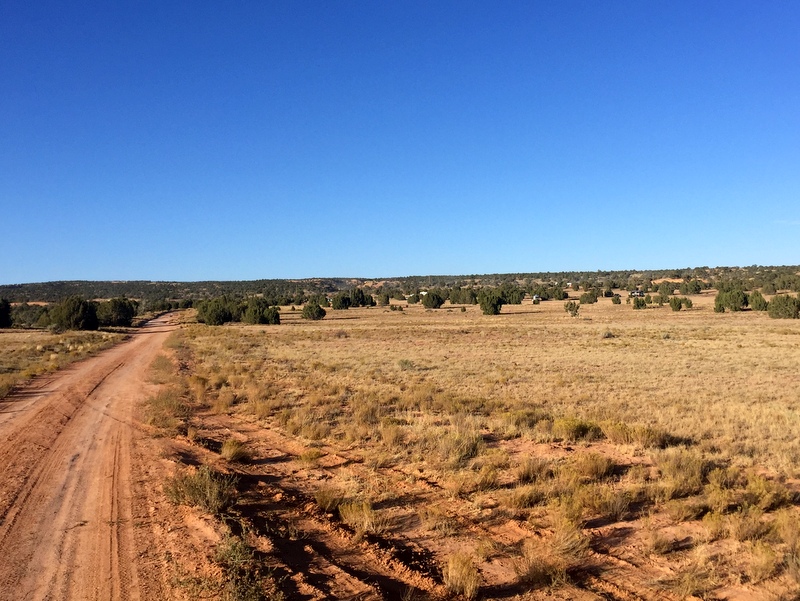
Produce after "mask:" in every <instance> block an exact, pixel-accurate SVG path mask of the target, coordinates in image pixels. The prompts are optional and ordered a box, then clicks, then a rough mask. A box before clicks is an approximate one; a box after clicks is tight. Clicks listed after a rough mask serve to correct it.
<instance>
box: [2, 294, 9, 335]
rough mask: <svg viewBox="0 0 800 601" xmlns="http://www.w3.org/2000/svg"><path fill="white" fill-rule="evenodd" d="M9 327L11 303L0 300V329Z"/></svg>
mask: <svg viewBox="0 0 800 601" xmlns="http://www.w3.org/2000/svg"><path fill="white" fill-rule="evenodd" d="M10 327H11V303H9V302H8V299H5V298H0V328H10Z"/></svg>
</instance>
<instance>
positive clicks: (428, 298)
mask: <svg viewBox="0 0 800 601" xmlns="http://www.w3.org/2000/svg"><path fill="white" fill-rule="evenodd" d="M443 304H444V297H443V296H442V294H441V293H440V292H439V291H438V290H428V293H427V294H426V295H424V296H423V297H422V305H423V306H424V307H425V308H426V309H438V308H439V307H441V306H442V305H443Z"/></svg>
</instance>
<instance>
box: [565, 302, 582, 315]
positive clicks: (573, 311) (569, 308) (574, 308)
mask: <svg viewBox="0 0 800 601" xmlns="http://www.w3.org/2000/svg"><path fill="white" fill-rule="evenodd" d="M580 308H581V306H580V305H579V304H578V303H576V302H575V301H567V302H565V303H564V311H566V312H567V313H569V314H570V315H571V316H572V317H577V316H578V311H580Z"/></svg>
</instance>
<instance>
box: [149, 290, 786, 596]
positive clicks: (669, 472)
mask: <svg viewBox="0 0 800 601" xmlns="http://www.w3.org/2000/svg"><path fill="white" fill-rule="evenodd" d="M713 298H714V297H713V293H705V294H703V295H698V296H695V297H693V300H694V307H693V308H692V309H689V310H683V311H680V312H673V311H672V310H671V309H670V308H669V306H664V307H661V308H658V307H653V308H648V309H646V310H641V311H634V310H633V309H632V307H631V306H630V305H627V304H625V302H624V301H623V303H622V304H621V305H613V304H612V303H611V302H610V299H601V300H600V302H598V303H597V304H595V305H586V306H582V307H581V309H580V312H579V315H578V316H577V317H575V318H573V317H570V316H569V315H568V314H567V313H566V312H565V311H564V306H563V305H564V303H563V302H557V301H550V302H543V303H541V304H539V305H533V304H530V301H528V302H526V303H525V304H523V305H516V306H509V305H506V306H504V307H503V310H502V313H501V314H500V315H498V316H484V315H482V314H481V312H480V309H479V308H478V307H477V306H468V307H466V310H465V311H462V310H461V307H450V306H449V305H445V306H444V307H443V308H441V309H438V310H425V309H424V308H423V307H422V306H419V305H417V306H410V307H409V306H405V303H400V304H402V305H403V306H404V310H403V311H390V310H389V309H388V308H387V307H372V308H360V309H349V310H346V311H333V310H330V309H329V310H328V315H327V317H325V319H324V320H322V321H318V322H307V321H304V320H302V319H301V318H300V311H299V310H297V311H291V310H290V309H289V308H283V310H282V312H281V320H282V323H281V325H280V326H243V325H229V326H223V327H208V326H205V325H187V326H186V327H185V328H184V329H183V330H182V331H181V332H180V333H179V335H178V336H177V337H175V338H174V339H173V340H172V341H171V344H170V347H171V349H168V350H169V352H172V351H174V352H176V353H177V356H178V360H179V363H180V365H181V366H182V371H181V374H182V375H181V377H180V379H179V380H174V385H173V388H172V393H171V394H172V395H173V397H174V398H173V401H174V400H175V398H177V397H181V398H183V399H184V401H185V404H186V405H188V406H191V407H192V408H193V411H194V414H193V415H192V416H191V417H188V418H186V419H183V420H181V419H178V420H177V421H170V420H167V421H163V420H161V421H159V420H158V419H156V420H154V423H161V424H162V425H163V427H164V428H165V429H166V430H169V431H170V432H171V433H172V434H174V435H176V436H177V439H176V440H183V441H185V442H186V444H188V445H189V447H191V446H192V445H194V446H198V445H199V446H205V447H209V441H212V442H213V443H214V445H216V447H217V448H218V450H219V449H220V448H221V447H223V446H224V445H225V444H227V445H228V447H229V450H228V451H227V453H228V454H227V455H226V451H225V450H224V449H222V454H221V455H219V457H218V458H217V459H213V457H212V459H210V460H208V461H211V463H213V464H214V465H216V466H217V468H218V469H220V470H222V471H234V472H239V473H245V474H248V475H249V476H250V477H252V476H253V474H257V475H258V477H260V478H265V479H266V480H265V481H269V482H270V484H269V487H268V488H265V489H263V490H261V489H259V490H256V491H253V490H246V491H244V492H243V497H242V499H241V501H240V503H239V505H238V507H239V509H238V510H236V511H239V512H240V518H241V519H246V518H248V519H251V520H252V524H251V527H252V528H254V529H255V530H256V531H257V532H258V533H259V534H260V535H262V536H267V537H268V538H270V541H271V542H270V545H271V547H270V549H272V551H270V552H268V553H266V555H265V557H264V559H263V561H264V562H266V564H267V565H270V566H271V569H273V570H276V571H277V572H276V573H285V574H293V573H296V572H297V571H300V572H302V571H303V570H305V571H306V572H309V571H313V568H312V567H309V566H312V564H313V561H312V559H313V558H312V557H307V556H305V555H304V554H303V553H307V554H309V555H311V556H313V557H315V558H318V557H320V556H322V557H324V558H325V561H326V562H328V564H336V565H337V566H339V568H342V569H345V571H347V569H346V567H347V565H349V564H348V563H347V562H348V561H350V562H355V563H356V564H357V563H358V562H359V561H360V562H361V564H362V565H361V567H360V568H356V567H353V566H351V567H350V570H351V571H356V572H358V570H361V571H365V572H367V573H368V572H369V570H370V569H374V570H375V571H376V574H377V573H378V572H380V570H381V569H383V568H380V567H374V568H367V567H365V566H369V565H372V564H371V563H370V562H373V559H374V558H373V559H370V557H371V556H372V555H375V554H376V553H377V554H378V555H380V553H379V552H378V550H379V549H384V548H385V547H386V545H388V546H389V547H392V546H394V547H395V548H401V549H405V550H407V551H408V550H409V549H410V550H411V551H413V553H411V551H408V552H409V553H411V555H413V556H414V557H417V560H415V561H410V560H409V561H405V563H404V564H403V569H401V570H395V571H394V572H392V573H391V574H389V575H385V574H384V575H383V576H382V577H383V578H385V579H388V580H386V582H389V583H391V582H395V581H396V582H397V583H398V586H399V585H400V584H403V586H405V587H407V588H406V591H407V594H404V596H407V597H409V598H410V597H414V595H416V598H428V597H430V598H437V597H441V596H442V595H444V596H447V595H450V594H460V595H463V596H465V597H468V598H471V597H480V598H507V597H517V598H531V599H534V598H537V599H538V598H564V599H573V598H582V599H583V598H585V599H597V598H605V599H609V598H610V599H656V598H658V599H673V598H675V599H677V598H725V599H796V598H797V597H796V596H792V595H795V593H796V592H797V591H798V589H799V588H800V523H798V522H799V520H800V513H799V512H798V507H797V503H798V500H799V499H800V497H799V496H798V491H800V487H798V477H800V461H799V460H800V417H799V416H798V412H797V409H798V405H799V404H800V373H799V372H798V366H799V365H800V323H798V322H797V321H793V320H773V319H770V318H768V317H767V315H766V314H764V313H757V312H742V313H724V314H717V313H714V312H713ZM393 302H394V301H393ZM161 363H162V364H164V361H163V360H162V362H161ZM161 369H162V370H163V369H168V365H166V364H164V365H162V366H161ZM167 404H168V403H167ZM156 405H157V403H154V404H153V406H154V407H156ZM182 407H185V406H184V405H182ZM181 415H182V414H181ZM179 423H183V426H182V427H181V426H176V424H179ZM231 441H235V444H233V446H231V445H232V443H231ZM233 447H236V448H235V450H233V451H232V450H230V449H232V448H233ZM232 452H235V453H236V455H235V456H233V455H231V453H232ZM239 453H241V454H239ZM237 465H239V466H240V467H236V466H237ZM241 466H244V467H241ZM270 495H273V496H274V497H275V498H280V499H294V501H292V502H289V501H284V502H282V503H278V504H275V503H273V502H272V501H270V502H269V503H272V504H271V505H270V504H269V503H267V501H266V500H265V499H268V498H273V497H272V496H270ZM304 499H305V500H306V501H304ZM308 500H310V501H311V503H310V505H309V503H308V502H307V501H308ZM264 512H267V513H268V514H269V515H270V516H271V517H270V519H271V520H273V521H272V522H271V523H273V524H276V523H277V524H283V526H280V527H278V526H276V527H275V528H273V530H272V531H271V533H270V532H264V531H259V530H258V527H257V526H256V525H255V524H258V523H260V522H259V520H258V519H257V517H256V516H258V515H261V514H262V513H264ZM331 529H334V530H335V531H336V532H338V533H339V536H344V537H351V538H350V539H349V540H350V542H351V543H352V545H356V548H358V549H360V551H358V553H360V555H358V554H357V559H353V558H352V557H351V556H350V555H348V556H344V555H337V554H336V553H333V552H331V553H330V554H328V555H326V554H325V553H322V552H320V551H319V550H318V549H317V547H316V546H315V545H314V544H309V545H307V547H308V549H311V550H310V551H309V550H308V549H306V551H299V550H297V549H296V548H295V547H292V546H291V545H289V542H287V541H288V540H289V539H291V540H294V539H293V538H292V537H293V536H294V537H296V538H298V537H299V539H302V540H316V541H319V544H320V545H322V546H324V547H325V548H327V549H330V548H332V545H334V543H335V541H328V542H325V544H324V545H323V542H324V541H325V540H327V539H326V538H325V537H328V536H332V535H330V530H331ZM287 533H288V534H287ZM292 533H294V534H292ZM326 533H327V534H326ZM358 545H361V546H360V547H358ZM370 545H371V546H370ZM351 554H352V551H351ZM399 556H403V554H402V553H400V554H399ZM403 557H404V556H403ZM348 558H349V559H348ZM420 558H424V560H423V559H420ZM319 561H322V560H319ZM400 561H401V563H403V560H400ZM337 562H338V563H337ZM379 563H380V562H379ZM384 563H385V562H384ZM328 564H326V565H328ZM376 565H377V564H376ZM380 565H383V564H380ZM337 569H338V568H337ZM316 570H317V572H318V573H317V574H316V576H315V578H318V579H320V580H321V581H324V582H327V584H326V585H325V586H327V587H329V588H327V589H326V588H325V586H323V585H322V584H319V583H318V584H317V585H316V588H314V586H311V585H310V584H308V583H309V582H317V581H316V580H313V579H311V577H310V576H309V577H308V578H307V579H306V580H304V583H305V584H302V585H301V584H297V583H293V584H292V583H289V581H288V580H286V579H285V578H284V580H282V581H281V582H283V583H284V584H283V585H281V586H283V589H281V590H282V591H283V593H281V594H284V595H286V596H288V597H297V598H323V597H325V596H337V594H340V593H341V594H342V595H343V594H344V592H343V590H344V589H341V590H339V589H337V588H336V586H337V585H336V582H338V581H337V580H336V577H335V573H337V572H336V571H335V570H334V569H333V568H330V566H329V568H328V569H326V568H325V567H324V566H322V567H317V568H316ZM282 571H283V572H282ZM377 577H378V576H376V578H377ZM326 578H327V580H325V579H326ZM392 579H394V580H392ZM340 585H341V583H340ZM276 586H277V585H276ZM341 586H344V585H341ZM287 587H288V588H287ZM385 587H389V588H388V589H386V590H389V589H391V586H390V585H389V584H386V585H385ZM278 588H281V587H278ZM337 590H339V593H337V592H336V591H337ZM315 591H316V592H315ZM326 591H327V592H326ZM383 597H384V598H392V594H384V595H383ZM398 598H399V596H398Z"/></svg>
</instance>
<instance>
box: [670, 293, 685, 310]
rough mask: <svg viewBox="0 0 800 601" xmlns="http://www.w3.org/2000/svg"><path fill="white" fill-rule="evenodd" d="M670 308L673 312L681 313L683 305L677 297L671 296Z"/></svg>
mask: <svg viewBox="0 0 800 601" xmlns="http://www.w3.org/2000/svg"><path fill="white" fill-rule="evenodd" d="M669 306H670V308H671V309H672V310H673V311H680V310H681V309H682V308H683V303H682V302H681V299H679V298H678V297H677V296H670V297H669Z"/></svg>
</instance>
